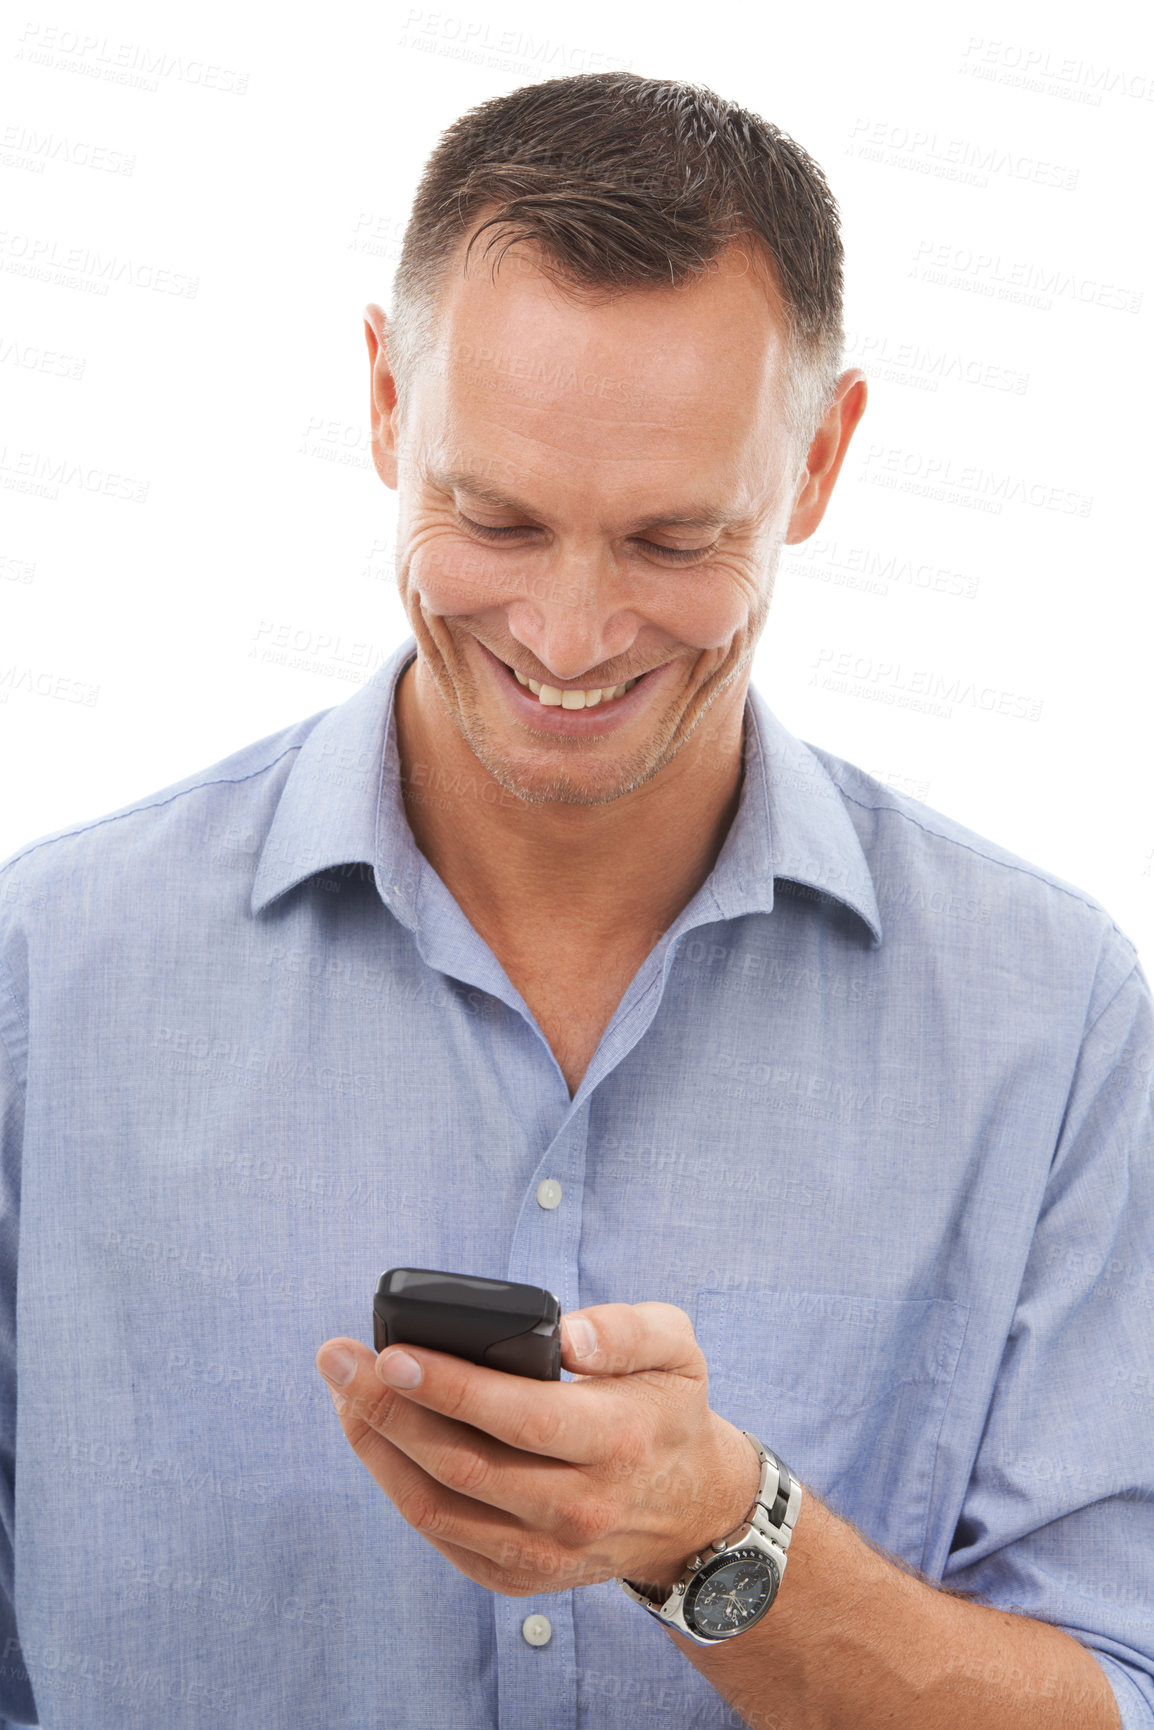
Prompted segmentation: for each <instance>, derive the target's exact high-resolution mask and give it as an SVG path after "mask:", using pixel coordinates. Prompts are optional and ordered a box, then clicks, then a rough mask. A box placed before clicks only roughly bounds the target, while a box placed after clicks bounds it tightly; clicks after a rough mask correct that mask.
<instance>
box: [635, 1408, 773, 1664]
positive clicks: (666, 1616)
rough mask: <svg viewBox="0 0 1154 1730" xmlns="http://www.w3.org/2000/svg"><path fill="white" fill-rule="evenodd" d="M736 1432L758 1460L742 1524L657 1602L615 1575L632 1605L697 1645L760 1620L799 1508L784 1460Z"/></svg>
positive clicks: (728, 1636)
mask: <svg viewBox="0 0 1154 1730" xmlns="http://www.w3.org/2000/svg"><path fill="white" fill-rule="evenodd" d="M741 1433H742V1435H743V1436H744V1437H745V1439H746V1441H747V1442H749V1444H750V1446H751V1447H752V1448H753V1449H754V1450H755V1451H756V1453H757V1457H758V1459H759V1460H760V1461H761V1478H760V1480H759V1481H758V1485H757V1496H756V1498H755V1500H754V1504H753V1508H752V1510H751V1512H750V1514H749V1515H748V1517H747V1519H746V1521H745V1522H744V1524H742V1525H741V1526H739V1527H738V1528H737V1530H736V1531H734V1532H731V1533H730V1534H729V1536H728V1537H725V1538H716V1539H714V1541H713V1543H712V1544H711V1545H710V1546H709V1548H708V1549H706V1550H702V1551H701V1552H700V1553H699V1554H698V1555H696V1556H691V1557H690V1559H689V1561H688V1563H687V1564H686V1568H685V1572H684V1574H682V1576H681V1578H680V1580H678V1582H677V1584H676V1585H675V1586H674V1587H673V1588H672V1590H671V1591H670V1593H669V1595H668V1597H667V1598H665V1600H664V1601H661V1600H657V1599H653V1598H651V1597H649V1596H648V1594H647V1593H645V1592H643V1591H641V1590H640V1589H639V1588H638V1587H637V1586H634V1585H631V1584H630V1582H629V1581H628V1580H623V1579H621V1578H620V1576H618V1580H617V1583H618V1585H619V1586H620V1587H621V1589H622V1591H623V1592H624V1593H625V1595H626V1596H627V1597H629V1598H632V1599H633V1601H634V1603H635V1604H640V1605H641V1606H642V1608H643V1609H645V1610H648V1611H649V1614H650V1615H651V1616H655V1617H656V1618H657V1620H658V1621H659V1622H664V1623H665V1624H666V1625H667V1626H668V1627H670V1628H676V1630H677V1632H678V1633H679V1634H684V1635H686V1636H687V1637H688V1638H689V1639H690V1640H692V1641H693V1642H694V1644H695V1645H697V1646H713V1645H715V1644H716V1643H717V1641H718V1640H732V1639H733V1638H734V1636H735V1635H736V1634H744V1633H745V1630H746V1629H747V1628H752V1627H753V1625H754V1623H755V1622H760V1621H761V1618H762V1617H763V1616H764V1615H765V1612H766V1611H767V1610H768V1609H769V1607H770V1605H771V1604H772V1603H773V1600H774V1599H775V1598H776V1597H777V1591H778V1587H779V1586H780V1585H781V1577H782V1575H783V1574H784V1573H785V1563H786V1551H787V1550H788V1549H789V1540H790V1538H791V1536H792V1535H793V1528H794V1525H795V1523H796V1521H797V1516H798V1514H799V1512H800V1510H801V1485H800V1484H799V1483H798V1481H797V1479H796V1478H795V1477H794V1475H793V1473H792V1472H791V1471H790V1469H789V1467H788V1466H787V1465H786V1464H785V1461H784V1460H780V1459H778V1457H777V1455H776V1454H775V1453H772V1452H771V1451H770V1449H769V1448H765V1447H763V1446H762V1445H761V1443H760V1442H759V1441H758V1440H757V1437H756V1436H751V1435H750V1433H749V1431H748V1430H742V1432H741Z"/></svg>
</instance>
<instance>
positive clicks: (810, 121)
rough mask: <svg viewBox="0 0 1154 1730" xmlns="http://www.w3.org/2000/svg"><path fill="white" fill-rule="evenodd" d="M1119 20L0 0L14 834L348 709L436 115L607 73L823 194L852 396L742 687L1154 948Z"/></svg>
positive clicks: (1135, 127)
mask: <svg viewBox="0 0 1154 1730" xmlns="http://www.w3.org/2000/svg"><path fill="white" fill-rule="evenodd" d="M1141 11H1142V9H1140V8H1138V7H1134V6H1130V5H1122V4H1116V5H1110V6H1102V5H1097V6H1094V7H1083V6H1081V5H1079V6H1078V7H1076V8H1075V7H1067V8H1065V9H1064V10H1063V9H1061V8H1059V9H1055V8H1054V7H1053V6H1049V5H1047V6H1046V7H1044V8H1043V7H1040V6H1039V7H1037V8H1028V7H1025V6H1023V5H1021V4H1012V3H1011V4H1005V3H1004V0H998V3H997V4H986V5H974V4H970V5H968V6H967V7H966V8H965V10H964V12H955V10H954V9H953V8H946V9H941V10H939V9H936V8H930V7H926V6H924V5H922V4H918V5H916V6H912V5H911V6H910V7H908V8H899V7H896V6H889V7H886V6H884V5H883V6H882V7H881V8H880V9H879V8H878V7H876V6H875V7H863V6H860V5H857V4H854V5H852V6H851V5H849V4H845V3H843V4H841V5H840V6H837V7H832V8H831V7H829V6H824V7H817V8H797V7H790V8H788V15H787V12H786V9H778V8H776V7H773V8H770V9H768V10H766V11H761V10H755V9H754V8H752V7H749V8H747V7H745V6H742V7H740V8H739V7H737V6H734V5H732V4H731V5H729V6H721V7H718V6H712V7H710V8H708V10H707V11H703V10H702V9H701V8H700V7H698V6H693V7H689V6H682V7H680V8H674V9H673V10H670V9H669V8H668V7H663V8H662V10H661V13H660V19H661V24H660V32H659V33H655V32H654V29H653V28H652V27H651V25H650V24H649V23H648V22H647V15H646V14H643V13H642V12H641V11H637V12H633V11H631V10H629V9H627V8H625V7H622V6H620V5H617V4H614V5H608V4H594V5H588V4H581V5H580V6H577V5H570V4H562V3H559V0H535V3H534V4H532V5H518V4H515V3H514V0H507V3H506V0H501V3H500V5H499V6H498V7H496V8H495V9H489V8H488V7H487V6H485V5H484V4H483V3H479V4H477V5H474V4H473V0H467V3H466V7H465V9H463V10H459V11H455V12H454V11H449V10H434V9H432V8H428V7H424V6H420V5H415V4H414V5H408V4H404V5H397V4H390V3H386V4H384V5H382V4H379V3H374V4H372V5H367V4H365V3H364V0H351V3H347V4H345V5H343V6H341V7H340V8H339V9H338V10H337V11H336V12H334V13H332V14H329V15H326V16H323V18H322V15H321V14H320V13H319V12H318V11H316V10H313V9H310V10H309V12H308V13H307V14H306V13H305V12H304V10H303V9H302V10H301V12H300V13H299V14H298V15H294V14H293V13H291V12H289V11H286V10H285V9H268V8H265V7H263V6H262V7H257V6H255V5H250V6H247V7H246V6H243V5H236V4H229V5H222V4H219V3H218V0H209V3H207V4H201V5H198V6H197V7H196V8H193V7H187V8H185V9H184V10H183V11H177V10H175V9H172V8H168V9H162V10H159V11H158V10H157V9H156V8H153V7H145V6H143V5H140V6H131V5H116V4H92V5H70V4H56V3H55V0H52V4H46V5H45V8H44V9H40V8H39V7H38V6H32V5H30V6H29V9H28V10H27V11H24V10H23V9H16V10H10V11H9V13H8V15H7V16H8V19H9V20H10V22H6V23H5V24H4V26H3V35H0V80H2V98H3V107H2V112H3V115H4V120H3V122H0V201H2V202H0V293H2V299H3V314H2V317H0V453H2V454H0V508H2V512H3V526H2V528H0V753H2V762H3V798H2V800H0V857H3V856H7V855H8V854H9V853H11V852H13V851H15V850H16V849H17V848H18V847H20V846H21V845H23V844H24V843H26V842H27V841H29V840H31V839H32V838H34V837H36V836H39V835H42V834H44V833H46V832H49V831H51V830H54V829H57V828H61V827H64V826H65V825H68V824H71V823H73V822H75V821H77V820H80V819H84V818H87V817H90V816H95V815H98V814H100V813H102V812H106V811H109V810H112V809H115V808H116V807H117V806H119V805H122V804H125V803H127V802H129V801H130V800H132V799H135V798H137V797H139V796H141V795H143V794H146V793H148V792H151V791H153V790H155V789H157V788H159V787H162V786H164V785H167V784H168V783H170V782H173V781H175V780H178V779H179V778H181V777H183V776H184V775H186V774H189V773H191V772H192V771H194V770H196V769H198V768H200V767H202V766H204V765H207V764H209V763H212V762H214V761H216V760H217V759H219V758H220V757H223V756H225V755H227V754H229V753H231V752H232V751H234V750H236V749H238V748H239V747H240V746H242V745H244V744H246V743H248V742H249V741H250V740H253V739H257V738H260V737H263V736H264V735H266V734H268V733H271V732H273V731H275V730H276V729H277V728H279V727H281V726H283V725H285V724H286V723H288V722H290V721H292V720H294V719H295V718H297V717H299V716H303V715H310V714H314V713H316V712H317V711H319V710H321V709H325V708H328V707H330V706H331V705H332V704H334V703H338V702H341V701H342V700H343V699H344V698H345V697H347V696H348V695H349V694H351V692H352V690H353V689H354V688H355V687H356V685H357V684H359V683H361V682H362V681H363V679H364V678H365V677H367V676H368V674H370V673H371V672H372V671H373V669H374V668H375V667H376V666H378V665H379V664H380V662H381V661H382V660H383V659H384V658H385V656H386V655H387V654H388V653H389V652H390V650H391V649H392V647H393V646H394V645H395V644H396V643H397V642H398V641H399V640H400V638H401V637H402V635H404V634H406V631H407V627H406V625H405V621H404V618H403V615H402V614H401V611H400V608H399V604H398V602H397V600H396V598H395V595H394V593H393V591H392V588H391V562H390V561H391V549H392V542H393V529H394V521H395V515H394V503H395V501H394V496H393V495H392V494H391V493H388V492H387V491H386V490H385V489H384V488H383V487H382V486H381V485H380V483H379V481H378V480H377V478H376V475H375V473H374V471H373V469H372V467H371V465H370V462H369V459H368V454H367V441H366V422H367V394H368V391H367V384H368V379H367V356H366V349H365V343H364V336H363V332H362V322H361V314H362V308H363V306H364V304H365V302H366V301H367V300H370V299H375V300H378V301H381V302H382V303H383V304H385V305H386V307H387V306H388V304H389V295H390V287H391V279H392V272H393V268H394V265H395V262H396V258H397V253H398V248H399V242H400V237H401V234H402V231H403V228H404V224H405V221H406V219H407V215H408V210H409V206H410V201H411V198H412V193H413V189H414V186H415V183H416V179H417V176H418V174H419V172H420V169H421V167H422V165H423V163H424V160H425V158H426V157H427V155H428V153H429V151H430V150H431V148H432V147H433V145H434V143H435V142H436V140H437V137H438V136H439V134H440V132H441V131H442V129H443V128H444V127H445V126H446V125H448V124H449V122H450V121H452V120H453V119H454V118H456V117H457V116H458V115H459V114H460V113H462V112H463V111H464V110H465V109H466V108H468V107H471V106H472V105H474V104H475V103H477V102H479V101H482V100H484V99H485V98H487V97H489V96H493V95H497V94H500V93H501V92H503V91H506V90H510V89H513V88H515V87H517V86H518V85H521V84H524V83H527V82H530V81H536V80H539V79H541V78H546V77H556V76H559V75H563V74H565V73H567V72H579V71H597V70H602V69H605V68H607V67H610V66H621V65H624V66H628V67H629V68H630V69H632V70H634V71H637V72H641V73H643V74H645V75H647V76H654V77H676V78H682V79H688V80H691V81H694V82H699V83H705V84H708V85H710V86H711V87H712V88H713V89H715V90H716V91H718V92H719V93H720V94H722V95H723V96H726V97H728V98H731V99H734V100H736V101H738V102H740V103H742V104H744V105H745V106H747V107H749V108H752V109H754V110H756V111H758V112H759V113H761V114H763V115H764V116H766V117H767V118H769V119H771V120H774V121H776V122H777V123H778V124H779V125H781V126H782V127H784V128H785V130H786V131H788V132H790V133H792V134H793V136H795V137H796V138H797V139H798V140H799V142H800V143H802V144H803V145H804V146H805V147H806V148H807V149H808V150H809V151H810V152H811V154H812V155H814V156H815V157H816V158H817V160H818V161H819V162H820V163H821V164H822V165H823V167H824V168H825V170H826V173H827V175H828V177H829V179H830V181H831V184H832V187H833V190H834V193H835V196H836V197H837V198H838V200H839V202H840V205H841V208H842V215H843V230H844V238H845V244H846V251H847V257H848V301H847V330H848V336H849V355H848V359H849V361H850V363H852V364H861V365H863V366H864V367H865V369H866V371H867V373H868V375H869V377H870V380H871V399H870V405H869V408H868V410H867V414H866V417H865V420H864V421H863V423H862V425H861V427H860V428H859V429H858V433H857V435H856V438H855V442H854V446H853V447H852V449H851V452H850V456H849V458H848V460H847V463H846V467H845V469H844V471H843V474H842V478H841V480H840V483H839V487H838V492H837V494H836V496H835V498H834V501H833V504H832V507H831V509H830V512H829V514H828V516H827V518H826V522H825V524H824V525H823V527H822V529H821V531H820V532H819V534H818V536H817V537H815V539H814V541H812V542H810V543H808V544H807V545H806V546H804V547H802V548H799V549H795V550H794V552H793V554H792V556H790V557H789V558H788V559H787V560H785V561H784V562H783V566H782V570H781V573H780V576H779V579H778V587H777V594H776V598H775V601H774V605H773V610H772V612H771V615H770V622H769V625H768V628H767V631H766V635H765V638H764V639H763V642H762V645H761V648H760V650H759V655H758V661H757V666H756V672H755V678H756V680H757V682H758V683H759V685H760V687H761V689H762V690H763V691H764V692H765V694H766V696H767V698H768V700H769V702H770V704H771V706H772V707H773V708H774V710H775V711H776V713H777V714H778V715H779V716H780V718H781V719H782V720H783V721H784V722H785V724H786V725H787V726H788V727H789V728H790V729H791V730H792V731H793V732H795V733H797V734H800V736H801V737H803V738H806V739H809V740H811V741H813V742H814V743H817V744H820V745H823V746H825V747H827V748H828V749H830V750H833V751H835V752H836V753H838V754H839V755H842V756H844V757H848V758H849V759H851V760H852V761H854V762H856V763H859V764H860V765H861V766H862V767H864V768H866V769H868V770H871V771H872V772H874V773H875V774H879V775H881V776H882V777H883V778H885V779H887V780H890V781H892V782H894V783H895V784H896V785H898V786H901V787H903V788H904V789H906V790H907V791H910V792H912V793H913V794H914V795H915V796H916V797H919V798H922V799H924V800H925V801H926V802H927V803H929V804H930V805H932V806H934V807H936V808H938V809H940V810H942V811H945V812H948V813H949V814H950V815H951V816H954V817H956V818H958V819H960V820H961V821H963V822H965V823H968V824H969V825H970V826H971V827H973V828H975V829H977V830H978V831H979V832H981V833H984V834H986V835H989V836H991V837H992V838H993V839H995V840H997V841H999V842H1000V843H1002V844H1003V845H1004V846H1008V847H1010V848H1012V849H1013V850H1014V851H1016V852H1018V853H1020V854H1021V855H1023V856H1024V857H1025V858H1027V859H1029V860H1031V861H1034V862H1036V863H1038V864H1040V865H1042V866H1044V867H1046V868H1047V869H1049V870H1051V871H1054V872H1057V873H1058V874H1059V875H1060V876H1062V877H1064V878H1065V879H1067V880H1068V881H1071V882H1073V883H1075V884H1077V885H1079V886H1081V887H1082V888H1084V889H1086V890H1088V891H1089V892H1090V893H1091V894H1093V895H1095V896H1096V897H1098V898H1099V899H1100V900H1101V901H1102V902H1104V903H1105V905H1106V906H1107V907H1108V908H1109V909H1110V911H1111V912H1112V913H1113V915H1114V916H1115V918H1116V919H1117V920H1118V922H1119V923H1120V924H1121V926H1122V927H1123V929H1124V930H1125V931H1127V932H1128V934H1129V935H1130V936H1131V937H1132V938H1133V939H1134V941H1135V942H1136V943H1137V944H1138V946H1139V950H1140V952H1141V953H1142V954H1143V955H1144V957H1145V960H1146V965H1147V971H1148V972H1149V970H1150V959H1151V956H1152V955H1154V813H1152V810H1151V800H1150V782H1151V774H1150V759H1151V751H1150V745H1151V715H1150V697H1149V682H1150V621H1151V614H1150V607H1149V599H1148V597H1149V579H1150V563H1149V557H1148V553H1147V544H1148V536H1147V533H1146V532H1145V531H1146V517H1147V514H1148V507H1146V508H1143V504H1144V495H1146V491H1147V489H1146V485H1145V483H1146V479H1147V472H1146V471H1147V465H1148V461H1149V456H1148V412H1147V411H1146V409H1145V406H1144V393H1146V392H1148V387H1149V368H1148V366H1147V348H1148V343H1149V333H1150V316H1151V314H1150V305H1149V302H1150V299H1151V294H1152V292H1154V285H1152V283H1151V270H1150V243H1149V229H1150V222H1149V183H1150V171H1151V138H1152V135H1154V42H1152V40H1151V37H1150V35H1149V34H1147V35H1146V36H1145V37H1142V36H1140V35H1139V34H1138V31H1139V25H1138V22H1137V20H1138V19H1139V17H1140V13H1141ZM278 641H279V642H280V643H281V644H282V645H284V644H286V643H287V644H289V645H290V648H289V650H288V652H287V653H286V652H285V651H284V649H283V647H282V649H281V650H280V651H278V653H279V655H280V658H277V659H272V658H269V659H266V658H264V657H265V655H266V654H268V653H269V650H270V647H273V646H275V644H276V643H277V642H278ZM927 705H928V706H927Z"/></svg>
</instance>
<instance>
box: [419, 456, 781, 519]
mask: <svg viewBox="0 0 1154 1730" xmlns="http://www.w3.org/2000/svg"><path fill="white" fill-rule="evenodd" d="M428 479H429V480H430V481H431V482H432V484H433V485H434V486H435V487H437V488H438V489H439V490H440V491H441V492H445V493H451V492H457V491H460V492H463V493H468V494H469V495H470V497H471V498H475V499H480V500H481V501H482V503H483V504H487V505H493V506H494V507H495V508H496V509H497V510H503V511H519V512H520V514H521V515H522V516H523V517H535V516H537V515H538V512H536V511H535V510H534V509H533V508H532V506H530V505H527V504H525V503H524V502H523V501H522V500H521V499H515V498H512V497H511V496H510V495H509V494H508V493H502V492H498V491H497V489H496V488H495V487H491V486H489V485H488V483H487V482H485V481H483V480H482V479H481V477H480V476H479V475H471V474H469V472H468V470H466V469H448V470H434V469H430V470H428ZM747 521H748V518H747V517H746V516H745V515H744V514H742V513H740V512H735V511H723V510H719V509H718V507H717V506H716V505H713V504H699V503H694V504H691V505H687V506H685V507H684V508H683V509H682V510H679V511H676V512H670V513H668V514H665V515H659V516H655V517H644V518H639V519H638V520H637V521H636V522H634V523H631V524H630V525H629V529H628V531H627V532H628V533H633V532H634V531H635V530H637V529H723V528H731V527H732V526H733V525H734V524H736V523H745V522H747Z"/></svg>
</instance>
